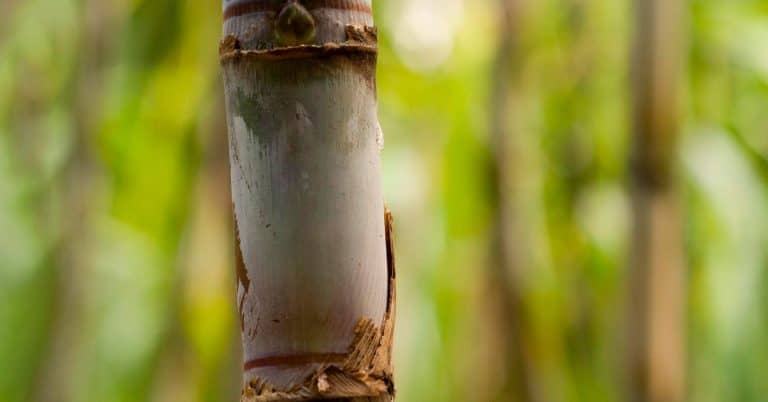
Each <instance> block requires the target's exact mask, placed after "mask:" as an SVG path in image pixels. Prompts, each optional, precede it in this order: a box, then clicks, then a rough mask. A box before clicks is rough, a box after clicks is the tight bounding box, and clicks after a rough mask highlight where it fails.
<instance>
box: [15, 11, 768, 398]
mask: <svg viewBox="0 0 768 402" xmlns="http://www.w3.org/2000/svg"><path fill="white" fill-rule="evenodd" d="M521 3H522V4H524V7H522V9H521V15H520V21H521V23H520V26H519V27H516V28H515V31H516V32H517V33H518V34H519V38H518V39H519V41H518V42H519V49H518V54H517V56H516V59H515V67H514V69H513V70H512V71H510V72H509V75H508V79H509V80H510V81H511V83H512V85H511V87H512V92H513V99H514V101H513V102H512V108H511V109H512V110H508V111H505V112H506V113H509V114H510V116H511V117H512V118H511V119H510V120H511V124H513V126H514V127H513V130H512V131H513V132H514V133H515V134H516V137H515V138H512V139H511V143H512V144H513V147H514V152H513V153H511V155H513V159H514V160H513V161H511V163H510V166H512V167H513V169H514V176H515V177H516V178H517V182H516V185H515V193H514V195H515V197H514V206H511V205H510V206H507V207H514V209H515V211H517V216H518V219H519V224H520V226H521V227H522V228H523V233H522V235H521V239H520V241H521V242H522V243H523V244H520V245H519V247H518V249H519V250H521V259H522V260H523V261H524V264H523V267H524V272H523V274H522V277H521V279H520V280H521V288H522V289H523V293H524V296H525V299H526V303H527V304H526V305H527V308H528V309H529V310H530V311H529V314H530V316H531V317H532V325H533V334H534V339H533V340H532V344H531V345H530V347H531V354H532V356H533V357H534V359H535V361H536V362H537V364H536V367H537V372H538V374H539V376H540V378H541V380H542V381H543V384H542V392H543V395H544V396H545V397H546V398H547V400H548V401H600V402H602V401H605V402H611V401H619V400H625V398H624V397H622V394H621V392H622V391H621V387H620V385H621V383H620V370H619V367H620V364H621V361H620V359H619V356H620V355H621V350H622V347H623V344H622V328H623V327H624V323H625V322H626V321H627V320H631V319H632V317H626V316H625V311H626V309H625V308H624V307H623V306H624V302H625V298H624V297H625V294H626V292H625V288H626V286H627V283H626V262H627V260H628V256H627V250H628V244H627V242H628V238H629V237H628V233H629V230H630V219H629V216H628V211H629V199H628V195H627V194H626V191H625V189H626V182H627V180H626V173H625V171H626V165H627V158H628V152H627V147H628V145H627V144H628V140H627V139H628V136H629V127H628V111H629V106H628V105H629V98H628V96H629V94H628V90H629V83H628V78H629V77H628V71H629V66H628V55H629V32H630V28H631V26H630V21H632V19H631V18H630V17H631V15H630V12H631V8H630V7H629V6H630V4H629V2H628V1H627V0H623V1H600V0H544V1H528V2H525V1H524V2H521ZM375 7H376V13H377V16H376V17H377V21H378V23H379V27H380V30H379V31H380V41H381V43H380V46H381V49H380V56H379V72H378V89H379V97H378V99H379V102H380V117H381V125H382V127H383V131H384V133H385V140H386V146H385V149H384V151H383V153H382V158H383V169H384V182H385V194H386V198H387V200H388V205H389V207H390V208H391V209H392V210H393V211H394V214H395V217H396V230H397V236H396V239H397V249H398V250H397V251H398V265H399V292H398V294H399V309H398V314H399V316H398V324H397V331H398V332H397V344H396V351H395V355H396V366H397V381H398V389H399V398H398V400H399V401H464V400H489V399H490V398H491V395H492V394H491V393H490V391H487V390H489V389H492V387H493V386H494V385H495V384H497V383H498V382H499V381H500V380H501V379H502V377H503V375H504V373H503V372H501V371H500V370H499V367H501V366H500V365H501V362H500V358H501V357H500V356H498V355H497V354H495V353H494V350H493V347H492V345H493V343H494V342H498V341H504V340H505V334H499V333H497V332H495V331H494V325H493V323H492V322H491V317H492V314H491V312H492V310H490V309H491V308H492V305H491V301H490V300H488V298H487V297H486V286H487V284H486V277H485V275H486V272H487V270H486V266H487V264H488V261H489V255H488V253H489V233H488V231H489V229H490V227H491V223H492V222H490V219H491V216H492V213H491V212H492V211H491V208H492V202H491V200H489V198H488V197H489V194H490V189H489V186H490V182H489V180H490V178H489V177H488V168H487V166H488V164H489V158H490V155H491V151H492V150H491V149H490V145H489V144H490V141H489V136H488V130H489V121H490V116H491V113H492V109H493V108H494V107H495V105H492V104H490V101H489V100H490V93H491V91H490V90H491V88H492V87H493V86H494V85H497V84H498V83H496V82H492V81H491V78H490V77H491V71H492V63H493V60H494V57H495V51H496V44H497V41H498V38H497V35H498V33H497V28H498V27H497V23H498V20H497V17H498V14H499V10H498V4H497V2H496V1H468V0H440V1H438V0H429V1H427V0H386V1H384V0H379V1H377V2H375ZM219 10H220V6H219V4H218V2H201V1H192V0H168V1H150V0H132V1H129V0H121V1H111V2H105V1H97V0H92V1H89V0H28V1H19V0H8V1H6V2H5V3H4V4H3V6H2V12H1V13H0V229H1V230H2V233H1V234H0V373H2V375H0V402H21V401H54V400H55V401H105V402H111V401H114V402H118V401H126V402H129V401H131V402H132V401H144V400H147V401H160V400H179V401H233V400H236V399H237V393H238V392H239V390H238V388H239V375H240V374H239V365H240V361H239V354H240V353H239V340H238V332H239V331H238V327H237V321H236V319H235V314H234V310H235V306H234V303H235V297H234V279H233V277H234V275H233V272H232V268H231V267H232V255H231V254H232V252H231V244H232V241H231V229H230V223H229V220H230V203H229V196H228V193H229V188H228V182H229V178H228V170H227V155H226V129H225V124H224V121H223V119H224V113H223V100H222V89H221V87H220V78H219V69H218V60H217V53H216V46H217V41H218V37H219V35H220V18H219V17H218V16H219V15H220V11H219ZM425 10H426V11H425ZM688 10H689V13H688V20H687V21H681V24H686V26H687V27H688V30H687V33H688V35H689V38H688V45H689V46H688V48H689V53H688V54H687V55H686V60H687V70H686V71H687V74H686V85H685V86H684V88H681V90H682V91H684V95H685V96H684V99H685V109H684V110H686V114H685V120H684V122H683V123H684V124H683V127H684V133H683V134H684V135H683V139H682V141H681V143H680V153H679V155H680V161H679V162H680V163H679V166H678V168H679V169H678V171H679V177H680V181H681V183H682V187H683V190H684V191H683V194H684V206H685V218H686V219H685V221H686V228H685V238H686V247H687V256H688V262H689V277H688V280H689V285H688V286H689V305H688V315H689V326H688V330H689V333H688V340H689V364H688V366H689V384H690V391H691V396H690V400H692V401H697V402H707V401H712V402H715V401H724V400H738V401H761V400H764V399H765V397H764V395H766V393H768V389H766V387H768V385H766V384H768V383H766V381H764V380H763V378H762V373H764V372H766V370H768V347H767V346H766V343H765V342H764V341H763V339H765V338H766V337H767V336H768V315H766V306H768V274H766V272H768V270H766V266H767V265H768V248H767V247H765V245H766V244H768V216H766V210H765V205H767V204H766V203H767V202H768V135H766V133H768V114H767V113H765V105H766V104H768V56H766V55H768V7H767V6H766V3H765V2H764V1H761V0H741V1H722V0H721V1H716V0H693V1H691V2H689V8H688Z"/></svg>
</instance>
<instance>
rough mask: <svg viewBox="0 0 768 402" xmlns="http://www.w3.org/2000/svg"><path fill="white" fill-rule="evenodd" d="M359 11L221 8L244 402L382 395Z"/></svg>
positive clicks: (389, 278) (376, 195) (384, 370)
mask: <svg viewBox="0 0 768 402" xmlns="http://www.w3.org/2000/svg"><path fill="white" fill-rule="evenodd" d="M305 5H306V6H308V7H309V9H307V8H305V7H304V6H305ZM232 7H237V9H235V11H232V10H233V9H232ZM227 10H229V12H228V11H227ZM238 10H239V11H238ZM242 10H246V11H242ZM247 10H257V11H254V12H247ZM366 10H368V11H367V12H366ZM369 10H370V2H366V1H360V0H344V1H312V2H308V3H305V2H297V1H295V0H289V1H286V2H281V1H271V0H270V1H243V0H234V1H231V0H227V1H225V12H224V13H225V16H229V17H228V18H227V20H226V21H225V32H224V33H225V39H224V40H223V41H222V44H221V47H220V56H221V63H222V68H223V70H224V84H225V95H226V104H227V119H228V120H227V123H228V128H229V140H230V163H231V174H232V199H233V208H234V217H235V225H236V231H237V236H236V239H237V242H238V244H237V256H236V257H237V263H238V264H237V272H238V292H237V297H238V299H237V302H238V307H239V309H240V315H241V327H242V339H243V349H244V384H245V386H244V390H243V400H244V401H283V400H284V401H300V400H314V399H330V398H347V399H346V400H369V398H373V399H370V400H382V401H383V400H391V395H392V394H393V386H392V381H391V378H392V376H391V371H392V370H391V364H390V348H391V339H392V338H391V335H392V333H391V332H392V326H393V323H392V318H393V304H394V293H393V292H394V270H393V267H392V264H391V261H390V260H391V258H388V257H390V256H391V248H388V246H389V245H390V244H391V243H388V240H387V239H389V236H388V232H387V230H386V229H385V226H386V227H387V228H388V227H389V226H388V225H385V221H387V222H389V220H387V219H382V213H383V211H384V205H383V201H382V193H381V179H380V172H379V170H380V167H379V163H380V162H379V142H378V141H377V137H378V135H379V125H378V120H377V116H376V88H375V65H376V40H375V29H374V28H373V27H372V25H373V22H372V19H371V16H370V11H369ZM360 398H362V399H360Z"/></svg>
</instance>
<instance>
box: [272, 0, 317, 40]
mask: <svg viewBox="0 0 768 402" xmlns="http://www.w3.org/2000/svg"><path fill="white" fill-rule="evenodd" d="M275 36H276V37H277V41H278V42H279V43H280V44H281V45H284V46H292V45H300V44H306V43H310V42H312V40H313V39H314V38H315V19H314V18H313V17H312V14H310V12H309V11H307V9H306V8H304V6H302V5H301V3H299V2H298V0H288V1H287V2H286V3H285V5H284V6H283V8H282V10H280V13H279V14H278V16H277V20H276V21H275Z"/></svg>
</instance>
